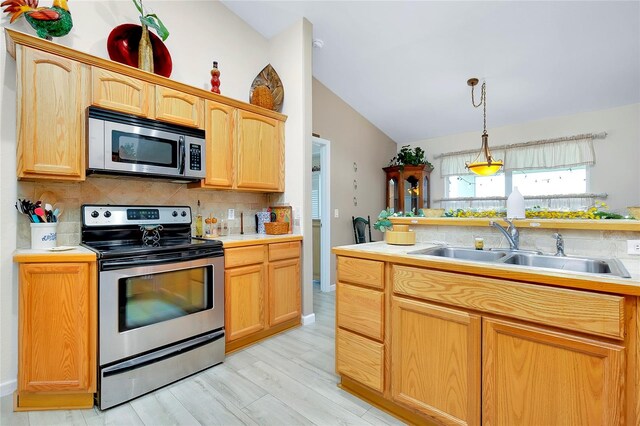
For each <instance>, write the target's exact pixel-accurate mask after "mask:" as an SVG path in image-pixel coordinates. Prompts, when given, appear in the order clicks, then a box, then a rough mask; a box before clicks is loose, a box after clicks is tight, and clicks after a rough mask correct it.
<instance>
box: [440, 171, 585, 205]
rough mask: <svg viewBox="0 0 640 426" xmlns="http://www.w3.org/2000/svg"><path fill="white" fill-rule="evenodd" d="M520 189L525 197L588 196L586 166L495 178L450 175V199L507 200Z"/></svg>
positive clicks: (525, 172) (501, 175) (504, 175)
mask: <svg viewBox="0 0 640 426" xmlns="http://www.w3.org/2000/svg"><path fill="white" fill-rule="evenodd" d="M515 186H517V187H518V190H519V191H520V192H521V193H522V195H524V196H527V195H530V196H535V195H558V194H585V193H586V192H587V168H586V166H581V167H572V168H563V169H555V170H514V171H507V172H504V173H498V174H496V175H493V176H476V175H460V176H449V177H448V178H447V187H446V188H445V190H446V191H445V193H446V194H447V198H468V197H476V198H486V197H506V196H508V195H509V194H510V193H511V190H512V189H513V187H515Z"/></svg>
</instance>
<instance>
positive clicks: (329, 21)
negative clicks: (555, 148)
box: [222, 0, 640, 144]
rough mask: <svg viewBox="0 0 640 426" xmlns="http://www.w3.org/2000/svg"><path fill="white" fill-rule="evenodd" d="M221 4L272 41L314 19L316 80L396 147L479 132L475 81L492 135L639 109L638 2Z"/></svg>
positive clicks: (639, 28)
mask: <svg viewBox="0 0 640 426" xmlns="http://www.w3.org/2000/svg"><path fill="white" fill-rule="evenodd" d="M222 3H224V4H225V5H226V7H228V8H229V9H230V10H231V11H233V12H234V13H235V14H236V15H238V16H239V17H240V18H241V19H243V20H244V21H245V22H247V23H248V24H249V25H250V26H251V27H252V28H254V29H255V30H257V31H258V32H260V33H261V34H262V35H263V36H265V37H266V38H271V37H273V36H275V35H277V34H278V33H280V32H281V31H283V30H285V29H287V28H288V27H289V26H291V25H292V24H293V23H294V22H296V21H298V20H299V19H300V18H302V17H305V18H307V19H308V20H309V21H310V22H311V23H312V24H313V37H314V39H321V40H322V41H323V42H324V46H323V47H322V48H321V49H318V48H314V50H313V76H314V77H315V78H316V79H318V80H319V81H320V82H321V83H323V84H324V85H325V86H327V87H328V88H329V89H330V90H331V91H333V92H334V93H335V94H336V95H338V96H339V97H340V98H342V99H343V100H344V101H345V102H347V103H348V104H349V105H351V107H353V108H354V109H355V110H356V111H358V112H359V113H360V114H362V115H363V116H364V117H366V118H367V119H368V120H369V121H370V122H372V123H373V124H374V125H375V126H377V127H378V128H379V129H380V130H382V131H383V132H384V133H385V134H387V135H388V136H389V137H390V138H392V139H393V140H394V141H396V142H397V143H399V144H405V143H411V142H415V141H419V140H423V139H427V138H432V137H437V136H444V135H450V134H456V133H461V132H467V131H474V130H479V131H481V130H482V111H481V109H474V108H473V107H472V106H471V92H470V88H469V87H468V86H467V83H466V82H467V79H469V78H470V77H477V78H479V79H480V80H481V81H482V80H485V81H486V83H487V128H488V130H489V132H491V127H498V126H504V125H509V124H516V123H524V122H528V121H534V120H539V119H543V118H547V117H554V116H561V115H569V114H575V113H580V112H587V111H596V110H600V109H606V108H613V107H616V106H622V105H629V104H632V103H638V102H640V1H229V0H226V1H224V0H223V2H222ZM285 89H286V88H285ZM478 89H479V87H478ZM476 102H477V100H476Z"/></svg>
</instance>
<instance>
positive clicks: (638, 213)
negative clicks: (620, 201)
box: [627, 207, 640, 219]
mask: <svg viewBox="0 0 640 426" xmlns="http://www.w3.org/2000/svg"><path fill="white" fill-rule="evenodd" d="M627 210H629V214H630V215H631V216H633V217H634V218H636V219H640V207H627Z"/></svg>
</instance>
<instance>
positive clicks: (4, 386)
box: [0, 380, 18, 397]
mask: <svg viewBox="0 0 640 426" xmlns="http://www.w3.org/2000/svg"><path fill="white" fill-rule="evenodd" d="M17 388H18V381H17V380H9V381H8V382H3V383H0V397H2V396H7V395H11V394H12V393H13V392H14V391H15V390H16V389H17Z"/></svg>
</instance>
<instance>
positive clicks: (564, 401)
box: [482, 319, 624, 425]
mask: <svg viewBox="0 0 640 426" xmlns="http://www.w3.org/2000/svg"><path fill="white" fill-rule="evenodd" d="M623 352H624V349H623V348H622V347H619V346H616V345H612V344H608V343H604V342H599V341H596V340H590V339H586V338H582V337H577V336H572V335H569V334H565V333H559V332H555V331H550V330H545V329H543V328H538V327H531V326H525V325H521V324H516V323H510V322H506V321H498V320H488V319H485V320H484V322H483V362H482V381H483V402H482V410H483V411H482V416H483V422H485V423H486V424H492V425H513V424H530V425H569V424H572V425H607V424H622V423H623V421H622V419H621V415H622V407H623V402H622V395H623V391H622V386H623V373H624V353H623ZM532 401H536V402H535V403H532Z"/></svg>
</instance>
